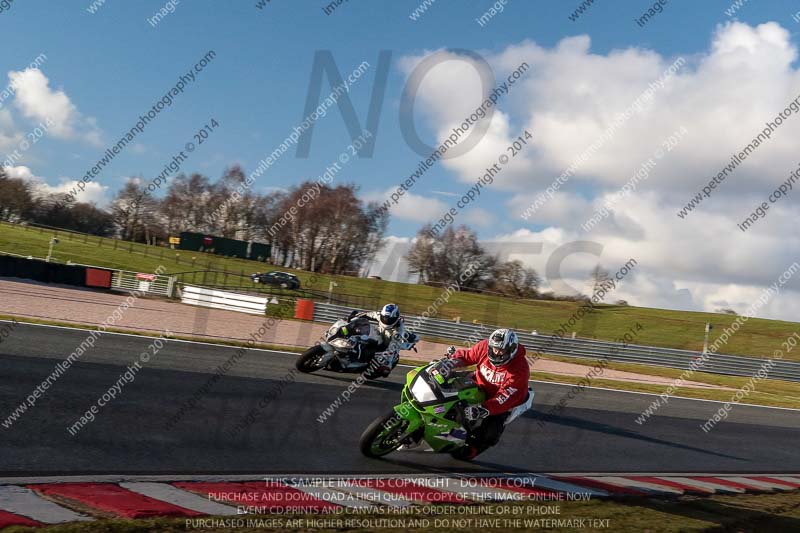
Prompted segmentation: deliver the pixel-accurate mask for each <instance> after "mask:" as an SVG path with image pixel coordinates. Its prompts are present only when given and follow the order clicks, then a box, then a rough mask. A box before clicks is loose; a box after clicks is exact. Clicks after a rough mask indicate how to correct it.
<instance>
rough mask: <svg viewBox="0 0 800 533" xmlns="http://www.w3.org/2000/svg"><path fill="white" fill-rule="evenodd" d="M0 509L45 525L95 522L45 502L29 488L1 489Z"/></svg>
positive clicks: (8, 487) (13, 487) (87, 517)
mask: <svg viewBox="0 0 800 533" xmlns="http://www.w3.org/2000/svg"><path fill="white" fill-rule="evenodd" d="M0 509H2V510H3V511H8V512H11V513H14V514H18V515H22V516H27V517H28V518H32V519H34V520H36V521H38V522H42V523H44V524H62V523H64V522H74V521H81V522H86V521H91V520H94V518H91V517H89V516H85V515H82V514H78V513H76V512H75V511H72V510H70V509H67V508H66V507H61V506H60V505H57V504H55V503H53V502H51V501H49V500H45V499H44V498H41V497H40V496H38V495H37V494H36V493H34V492H33V491H32V490H30V489H28V488H25V487H15V486H12V485H9V486H4V487H0Z"/></svg>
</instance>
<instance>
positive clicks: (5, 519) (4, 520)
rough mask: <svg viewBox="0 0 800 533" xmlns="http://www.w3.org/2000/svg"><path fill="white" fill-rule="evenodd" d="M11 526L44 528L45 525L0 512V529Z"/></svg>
mask: <svg viewBox="0 0 800 533" xmlns="http://www.w3.org/2000/svg"><path fill="white" fill-rule="evenodd" d="M10 526H28V527H41V526H44V524H42V523H40V522H37V521H36V520H31V519H30V518H28V517H26V516H20V515H18V514H14V513H9V512H7V511H3V510H0V529H3V528H6V527H10Z"/></svg>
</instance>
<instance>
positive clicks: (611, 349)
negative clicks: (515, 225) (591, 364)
mask: <svg viewBox="0 0 800 533" xmlns="http://www.w3.org/2000/svg"><path fill="white" fill-rule="evenodd" d="M350 311H351V308H349V307H344V306H339V305H330V304H323V303H317V304H315V306H314V321H315V322H334V321H335V320H337V319H339V318H346V317H347V316H348V314H349V313H350ZM405 323H406V326H407V327H409V329H412V330H413V331H414V332H416V333H418V334H419V335H421V336H422V337H423V338H424V337H429V338H433V339H440V340H443V341H450V342H453V341H455V342H458V343H461V344H463V343H474V342H476V341H478V340H480V339H484V338H486V337H488V336H489V334H490V333H491V332H492V331H494V330H495V329H497V327H498V326H490V325H486V324H467V323H457V322H452V321H447V320H440V319H433V318H429V319H424V318H420V317H417V316H409V315H406V316H405ZM517 335H518V336H519V339H520V341H521V342H522V344H524V345H525V347H526V348H527V350H528V352H529V353H537V352H538V353H548V354H553V355H561V356H565V357H581V358H586V359H607V360H609V361H615V362H620V363H638V364H644V365H656V366H663V367H668V368H675V369H679V370H689V369H690V368H691V365H692V363H695V362H696V361H698V359H700V358H701V357H702V356H703V354H702V353H701V352H695V351H691V350H678V349H674V348H659V347H655V346H642V345H637V344H627V345H624V344H621V343H614V342H607V341H598V340H593V339H582V338H575V339H571V338H563V339H562V338H558V337H553V336H549V335H534V334H531V333H525V332H517ZM764 362H765V359H759V358H757V357H742V356H738V355H726V354H719V353H715V354H710V355H707V357H706V361H705V363H703V364H702V365H701V366H699V367H697V370H698V371H701V372H709V373H712V374H724V375H729V376H752V375H754V374H755V373H756V372H758V371H759V369H760V368H761V367H762V365H763V364H764ZM695 365H697V363H695ZM769 377H770V378H773V379H783V380H787V381H797V382H800V363H797V362H793V361H783V360H776V361H774V366H773V367H772V369H771V370H770V371H769Z"/></svg>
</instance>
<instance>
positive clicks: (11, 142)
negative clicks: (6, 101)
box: [0, 109, 25, 155]
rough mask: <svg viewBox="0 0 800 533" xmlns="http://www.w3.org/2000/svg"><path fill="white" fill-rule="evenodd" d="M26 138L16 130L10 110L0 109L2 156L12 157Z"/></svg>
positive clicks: (0, 147)
mask: <svg viewBox="0 0 800 533" xmlns="http://www.w3.org/2000/svg"><path fill="white" fill-rule="evenodd" d="M24 139H25V137H24V136H23V135H22V133H20V132H18V131H17V130H16V127H15V126H14V119H13V118H12V117H11V113H9V111H8V109H0V154H8V155H11V154H12V153H13V152H14V150H15V149H17V148H18V147H19V143H20V142H21V141H22V140H24Z"/></svg>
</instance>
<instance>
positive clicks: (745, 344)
mask: <svg viewBox="0 0 800 533" xmlns="http://www.w3.org/2000/svg"><path fill="white" fill-rule="evenodd" d="M51 235H52V231H47V230H42V231H40V230H39V229H36V228H25V227H23V226H17V225H10V224H6V223H2V224H0V251H6V252H10V253H16V254H22V255H33V256H35V257H44V256H46V255H47V249H48V245H49V240H50V237H51ZM59 238H60V239H61V242H60V244H58V245H57V246H56V248H55V252H54V258H55V259H56V260H58V261H62V262H66V261H68V260H70V261H73V262H77V263H83V264H91V265H97V266H102V267H109V268H120V269H126V270H134V271H139V272H152V271H154V270H155V269H156V268H157V267H158V266H159V265H164V267H165V268H166V269H167V272H169V273H177V272H186V271H191V270H201V269H205V268H206V265H208V264H210V265H211V268H212V269H215V270H220V271H223V270H224V271H228V272H231V273H236V274H240V273H243V274H245V275H248V274H250V273H252V272H254V271H259V270H260V271H263V270H268V269H270V268H271V267H270V266H269V265H265V264H263V263H257V262H254V261H246V260H241V259H233V258H223V257H219V256H215V255H210V254H204V253H199V252H188V251H183V250H182V251H180V252H179V253H180V256H179V258H180V259H179V261H178V260H177V259H176V255H175V254H176V253H177V252H176V251H175V250H169V249H164V248H159V247H153V246H145V245H143V244H133V243H127V242H124V241H115V240H113V239H104V238H100V237H93V236H87V237H84V236H82V235H74V234H72V235H71V240H70V234H67V233H63V232H62V233H61V234H60V235H59ZM115 243H116V249H115V248H114V245H115ZM145 254H147V255H145ZM162 255H163V257H161V256H162ZM193 257H194V258H196V260H195V261H194V264H193V261H192V258H193ZM282 270H288V271H291V272H293V273H295V274H296V275H297V276H298V277H299V278H300V279H301V280H303V282H306V281H307V280H308V279H309V278H310V276H311V274H310V273H309V272H305V271H297V270H292V269H282ZM316 278H317V279H316V282H315V283H314V284H313V285H312V286H311V288H312V289H315V290H318V291H327V290H328V288H329V283H330V282H331V281H335V282H336V283H337V284H338V286H337V287H336V289H335V290H336V291H337V292H338V293H342V294H351V295H355V296H363V297H374V299H375V301H377V302H386V301H395V302H397V303H398V304H400V306H401V308H402V309H403V311H404V312H406V313H409V314H418V313H422V312H423V311H425V310H426V309H427V308H428V306H429V305H430V304H431V303H432V302H434V301H435V300H436V299H437V298H439V297H440V296H442V294H443V292H442V290H441V289H439V288H436V287H429V286H424V285H413V284H407V283H396V282H391V281H382V280H373V279H364V278H355V277H348V276H327V275H317V276H316ZM237 279H238V278H237ZM613 297H614V296H613V294H612V295H611V296H610V297H609V299H613ZM577 308H578V304H576V303H574V302H551V301H538V300H513V299H509V298H500V297H497V296H490V295H482V294H473V293H464V292H462V293H454V294H452V296H451V297H450V300H449V302H447V303H445V304H444V305H442V306H441V307H440V308H439V311H438V315H437V317H438V318H445V319H452V318H454V317H461V318H462V321H464V322H471V321H473V320H477V321H478V322H481V323H486V324H501V325H505V326H509V327H513V328H516V329H518V330H522V331H531V330H533V329H536V330H538V331H539V332H540V333H542V334H547V333H549V332H552V331H555V330H556V329H558V328H559V325H560V324H561V323H562V322H565V321H567V320H569V318H570V317H571V316H572V314H573V313H574V312H575V311H576V309H577ZM733 318H734V317H731V316H730V315H721V314H714V313H696V312H688V311H668V310H662V309H650V308H644V307H628V306H616V305H601V306H598V307H597V312H596V313H594V314H592V315H589V316H587V317H585V318H584V319H583V320H581V321H579V322H578V324H577V325H576V326H575V328H574V329H575V331H576V332H577V335H578V336H580V337H587V338H596V339H604V340H615V339H618V338H620V337H621V336H622V335H624V334H625V333H626V332H628V330H629V328H631V327H632V326H633V325H634V324H636V323H637V322H638V323H640V324H641V325H642V327H643V329H642V330H641V331H639V332H638V333H637V337H636V343H638V344H645V345H652V346H664V347H669V348H680V349H687V350H700V349H702V346H703V329H704V326H705V323H706V322H710V323H711V324H712V325H713V326H714V331H713V334H714V335H718V334H721V332H722V330H723V329H724V328H725V327H726V326H729V325H730V324H731V322H732V320H733ZM795 331H800V326H799V325H798V324H797V323H794V322H783V321H778V320H763V319H755V318H754V319H750V320H749V321H747V322H746V323H745V324H744V325H743V326H742V327H741V328H740V329H739V331H738V332H737V333H736V334H735V335H733V336H732V337H731V339H730V341H729V343H728V344H727V345H726V346H725V347H724V348H723V349H722V350H721V351H722V352H724V353H731V354H738V355H746V356H754V357H769V356H771V355H772V352H773V350H777V349H781V342H782V341H783V340H785V339H786V338H787V337H789V336H790V335H792V333H794V332H795ZM714 335H712V339H711V341H712V342H713V340H714V338H715V337H714ZM785 358H786V359H788V360H798V361H800V350H796V351H794V352H790V353H788V354H786V357H785Z"/></svg>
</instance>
